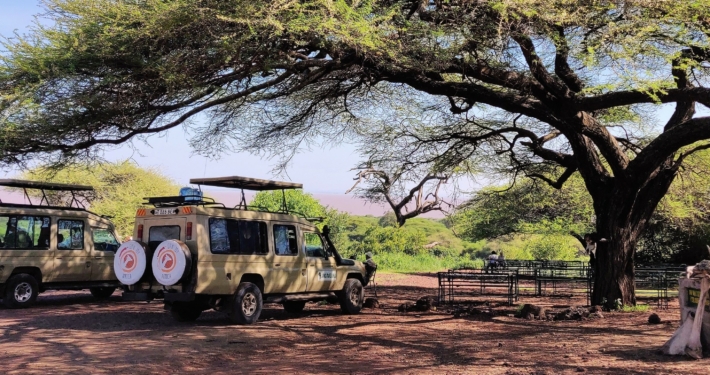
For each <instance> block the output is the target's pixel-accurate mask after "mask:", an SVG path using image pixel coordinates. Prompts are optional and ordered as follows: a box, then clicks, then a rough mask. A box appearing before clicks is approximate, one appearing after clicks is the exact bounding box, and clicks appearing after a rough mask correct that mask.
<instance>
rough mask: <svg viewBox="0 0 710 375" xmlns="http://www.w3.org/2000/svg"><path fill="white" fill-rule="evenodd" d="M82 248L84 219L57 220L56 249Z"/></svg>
mask: <svg viewBox="0 0 710 375" xmlns="http://www.w3.org/2000/svg"><path fill="white" fill-rule="evenodd" d="M83 248H84V221H83V220H57V249H59V250H81V249H83Z"/></svg>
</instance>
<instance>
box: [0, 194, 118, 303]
mask: <svg viewBox="0 0 710 375" xmlns="http://www.w3.org/2000/svg"><path fill="white" fill-rule="evenodd" d="M0 186H7V187H12V188H18V189H23V191H24V193H25V196H26V198H27V201H28V203H29V204H12V203H4V202H3V203H0V296H1V297H2V298H3V303H4V305H5V306H6V307H8V308H19V307H28V306H30V305H32V304H33V303H34V302H35V300H36V299H37V295H38V294H39V293H42V292H44V291H46V290H50V289H71V290H80V289H89V290H90V291H91V294H92V295H94V297H96V298H99V299H105V298H108V297H109V296H111V294H113V292H114V291H115V290H116V287H118V286H120V285H121V284H120V283H119V282H118V281H117V280H116V277H115V276H114V274H113V271H112V266H113V257H114V252H115V251H116V250H117V249H118V246H119V245H120V244H119V242H118V241H117V240H116V236H115V232H114V228H113V224H111V222H110V221H109V220H108V219H106V218H104V217H101V216H99V215H97V214H94V213H92V212H90V211H88V210H86V209H85V208H84V206H83V204H82V203H81V202H80V201H79V199H77V198H76V195H75V194H76V193H77V192H81V191H90V190H93V188H92V187H91V186H82V185H68V184H58V183H45V182H38V181H24V180H0ZM28 189H36V190H40V191H41V193H42V197H41V199H40V202H39V204H38V205H34V204H32V200H31V199H30V195H29V194H28V192H27V190H28ZM45 191H62V192H64V193H66V194H67V196H70V197H71V200H70V203H69V205H68V206H67V207H61V206H50V205H49V200H48V199H47V195H46V194H45Z"/></svg>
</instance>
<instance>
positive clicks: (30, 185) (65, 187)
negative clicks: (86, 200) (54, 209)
mask: <svg viewBox="0 0 710 375" xmlns="http://www.w3.org/2000/svg"><path fill="white" fill-rule="evenodd" d="M0 186H7V187H13V188H19V189H22V191H23V192H24V193H25V197H26V198H27V201H28V202H29V203H30V206H34V204H33V203H32V199H30V195H29V193H27V189H36V190H40V191H41V192H42V198H41V199H40V201H39V206H42V203H44V204H45V205H46V206H49V199H47V194H46V193H45V190H51V191H68V192H69V193H70V194H71V201H69V207H74V205H75V204H76V208H81V209H86V207H84V205H83V204H82V203H81V201H79V199H78V198H77V197H76V192H78V191H93V190H94V188H93V187H92V186H88V185H74V184H62V183H58V182H42V181H32V180H17V179H0ZM0 203H2V201H0Z"/></svg>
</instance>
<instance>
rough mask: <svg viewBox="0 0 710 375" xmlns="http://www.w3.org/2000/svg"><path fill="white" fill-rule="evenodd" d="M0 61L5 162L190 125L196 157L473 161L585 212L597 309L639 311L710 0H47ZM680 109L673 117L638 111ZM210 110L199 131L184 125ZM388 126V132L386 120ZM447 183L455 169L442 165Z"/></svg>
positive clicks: (700, 87)
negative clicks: (342, 146)
mask: <svg viewBox="0 0 710 375" xmlns="http://www.w3.org/2000/svg"><path fill="white" fill-rule="evenodd" d="M46 4H47V5H46V6H47V12H46V15H47V17H49V18H50V19H51V22H53V24H52V25H51V26H47V27H42V26H36V27H35V29H34V30H33V31H32V32H30V33H29V34H28V35H26V36H17V37H16V38H15V39H13V40H12V41H10V42H7V43H5V48H6V49H7V50H8V52H7V53H5V54H3V55H1V56H0V98H1V99H0V100H1V101H0V150H1V152H0V161H2V162H4V163H13V164H18V163H19V164H22V163H26V162H28V161H31V160H35V159H36V158H45V159H47V161H50V162H54V163H60V164H61V163H67V162H71V161H73V160H76V159H87V158H93V157H95V156H96V153H97V152H99V151H100V150H101V148H102V147H106V146H110V145H115V144H120V143H123V142H127V141H129V140H132V139H136V137H139V138H140V137H141V136H147V135H149V134H154V133H159V132H163V131H165V130H167V129H170V128H173V127H176V126H180V125H182V126H184V127H185V128H186V130H187V131H188V132H189V133H190V134H191V137H192V144H193V146H194V147H195V149H196V150H197V151H198V152H205V153H210V154H212V153H213V152H214V150H229V149H246V150H251V151H254V152H271V153H274V154H281V156H283V160H288V159H289V157H290V155H292V154H293V152H295V150H297V149H298V148H299V147H301V146H304V145H307V144H308V143H309V142H313V141H315V140H318V139H322V138H323V137H336V138H339V139H342V137H349V136H361V137H364V138H365V139H368V141H365V142H363V151H364V152H365V153H366V154H367V155H368V158H369V165H371V166H373V167H376V168H378V169H382V166H391V167H394V166H397V168H399V166H404V167H405V169H406V170H408V171H410V172H411V173H414V174H421V175H428V174H430V173H432V172H434V173H440V172H452V173H455V172H458V171H468V170H473V169H474V166H475V165H482V166H483V167H485V168H484V170H485V171H488V172H489V173H492V174H494V175H503V176H507V177H516V176H528V177H532V178H537V179H539V180H541V181H545V182H547V183H549V184H551V185H552V186H554V187H560V186H562V185H563V184H564V183H565V182H566V181H567V180H568V179H569V178H570V177H571V176H572V175H573V174H575V173H577V172H578V173H579V174H580V176H581V177H582V178H583V180H584V184H585V187H586V189H587V190H588V191H589V193H590V196H591V198H592V201H593V207H594V210H595V214H596V216H597V221H596V231H597V232H599V233H600V234H601V235H603V236H604V237H605V238H609V239H610V240H609V242H608V243H606V244H604V245H602V246H600V247H599V249H598V255H599V257H598V264H599V269H598V270H597V271H598V272H596V273H595V277H596V280H595V286H594V293H593V302H595V303H599V302H600V301H601V300H603V299H606V300H607V301H612V300H616V299H617V298H620V299H622V302H623V303H625V304H632V303H634V302H635V299H634V289H633V268H634V265H633V255H634V251H635V246H636V243H637V241H638V237H639V235H640V233H641V232H642V231H643V229H644V228H645V227H646V225H647V224H648V220H649V218H650V217H651V215H652V213H653V211H654V210H655V209H656V207H657V205H658V202H659V201H660V199H661V198H662V197H663V195H664V194H665V193H666V191H667V190H668V187H669V186H670V185H671V183H672V181H673V179H674V178H675V176H676V174H677V173H678V170H679V168H680V166H681V165H682V163H683V161H684V160H685V159H686V158H687V157H688V155H691V154H692V153H693V152H695V151H697V150H700V149H704V148H707V147H710V146H708V143H707V142H706V140H707V139H708V138H710V117H704V116H698V115H696V113H695V107H696V103H700V104H702V105H705V106H707V105H709V104H710V95H708V94H710V88H708V87H707V83H708V82H707V80H708V57H709V56H710V55H709V54H708V51H709V50H708V45H709V38H708V36H709V34H710V6H709V5H710V0H696V1H689V2H672V1H647V0H632V1H628V0H624V1H621V0H616V1H614V0H609V1H587V2H579V1H572V0H522V1H521V0H449V1H443V0H432V1H421V0H302V1H289V2H281V1H260V0H250V1H244V0H224V1H222V0H220V1H217V0H197V1H193V0H173V1H161V0H145V1H113V0H48V1H47V3H46ZM662 103H672V104H674V105H675V110H674V111H673V113H672V115H671V116H670V119H669V120H668V121H667V122H666V123H665V124H657V125H658V126H653V125H654V124H651V123H649V121H648V120H650V118H649V116H648V113H649V111H651V112H652V110H650V109H649V105H658V104H662ZM199 113H207V114H208V116H205V118H206V122H205V123H204V124H203V123H198V122H195V121H193V120H194V118H195V115H197V114H199ZM391 119H395V120H396V121H391ZM447 174H448V173H447Z"/></svg>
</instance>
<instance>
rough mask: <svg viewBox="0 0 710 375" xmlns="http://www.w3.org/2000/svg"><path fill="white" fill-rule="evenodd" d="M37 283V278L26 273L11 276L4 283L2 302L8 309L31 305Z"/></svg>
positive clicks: (35, 295) (36, 289) (33, 301)
mask: <svg viewBox="0 0 710 375" xmlns="http://www.w3.org/2000/svg"><path fill="white" fill-rule="evenodd" d="M37 294H39V285H38V283H37V280H36V279H35V278H34V277H32V275H28V274H26V273H21V274H19V275H15V276H12V277H11V278H10V279H9V280H8V281H7V284H6V285H5V297H4V299H3V303H4V304H5V307H7V308H8V309H19V308H25V307H30V306H32V305H33V304H34V303H35V301H36V300H37Z"/></svg>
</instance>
